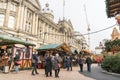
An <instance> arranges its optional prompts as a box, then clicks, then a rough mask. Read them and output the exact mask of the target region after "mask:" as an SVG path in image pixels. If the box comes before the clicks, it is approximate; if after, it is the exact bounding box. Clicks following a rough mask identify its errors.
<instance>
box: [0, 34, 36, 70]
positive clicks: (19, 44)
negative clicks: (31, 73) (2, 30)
mask: <svg viewBox="0 0 120 80" xmlns="http://www.w3.org/2000/svg"><path fill="white" fill-rule="evenodd" d="M34 46H35V45H34V44H32V43H30V42H27V41H24V40H21V39H18V38H15V37H11V36H8V35H2V34H0V69H1V70H4V67H5V66H7V67H8V68H9V70H10V71H11V70H14V57H15V55H16V53H17V52H18V53H19V55H20V60H21V64H20V65H19V68H20V69H26V68H30V67H31V65H32V63H31V61H32V50H33V47H34Z"/></svg>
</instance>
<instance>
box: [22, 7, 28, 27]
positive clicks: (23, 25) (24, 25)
mask: <svg viewBox="0 0 120 80" xmlns="http://www.w3.org/2000/svg"><path fill="white" fill-rule="evenodd" d="M24 8H25V9H24V16H23V24H22V26H21V27H22V29H25V27H26V20H27V7H26V6H25V7H24Z"/></svg>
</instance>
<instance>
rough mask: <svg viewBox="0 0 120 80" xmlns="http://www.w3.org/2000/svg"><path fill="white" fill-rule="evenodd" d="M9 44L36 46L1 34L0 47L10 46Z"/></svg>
mask: <svg viewBox="0 0 120 80" xmlns="http://www.w3.org/2000/svg"><path fill="white" fill-rule="evenodd" d="M8 44H23V45H26V46H35V44H33V43H30V42H27V41H24V40H21V39H19V38H15V37H11V36H7V35H3V34H0V45H1V46H2V45H8Z"/></svg>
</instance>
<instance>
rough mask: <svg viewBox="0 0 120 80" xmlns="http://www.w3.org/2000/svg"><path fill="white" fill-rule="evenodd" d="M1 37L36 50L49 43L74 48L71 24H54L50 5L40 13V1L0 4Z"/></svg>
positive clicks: (1, 1)
mask: <svg viewBox="0 0 120 80" xmlns="http://www.w3.org/2000/svg"><path fill="white" fill-rule="evenodd" d="M0 33H1V34H6V35H8V36H13V37H17V38H20V39H22V40H25V41H28V42H31V43H34V44H36V47H39V46H41V45H44V44H49V43H56V44H57V43H66V44H68V45H70V43H71V42H73V43H72V45H74V46H76V47H77V48H78V49H79V47H80V45H78V43H79V40H77V39H75V40H74V39H73V35H74V29H73V26H72V24H71V21H70V20H59V21H58V23H55V22H54V15H53V14H52V10H50V9H49V4H48V3H47V4H46V5H45V8H44V9H41V5H40V2H39V0H0Z"/></svg>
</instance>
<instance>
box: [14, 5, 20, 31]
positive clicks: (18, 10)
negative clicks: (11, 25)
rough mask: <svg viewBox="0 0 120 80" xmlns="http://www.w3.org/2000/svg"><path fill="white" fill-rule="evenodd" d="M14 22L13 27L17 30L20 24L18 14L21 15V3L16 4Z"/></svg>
mask: <svg viewBox="0 0 120 80" xmlns="http://www.w3.org/2000/svg"><path fill="white" fill-rule="evenodd" d="M16 13H17V15H16V23H15V29H16V30H19V24H20V16H21V4H19V5H18V7H17V9H16Z"/></svg>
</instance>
